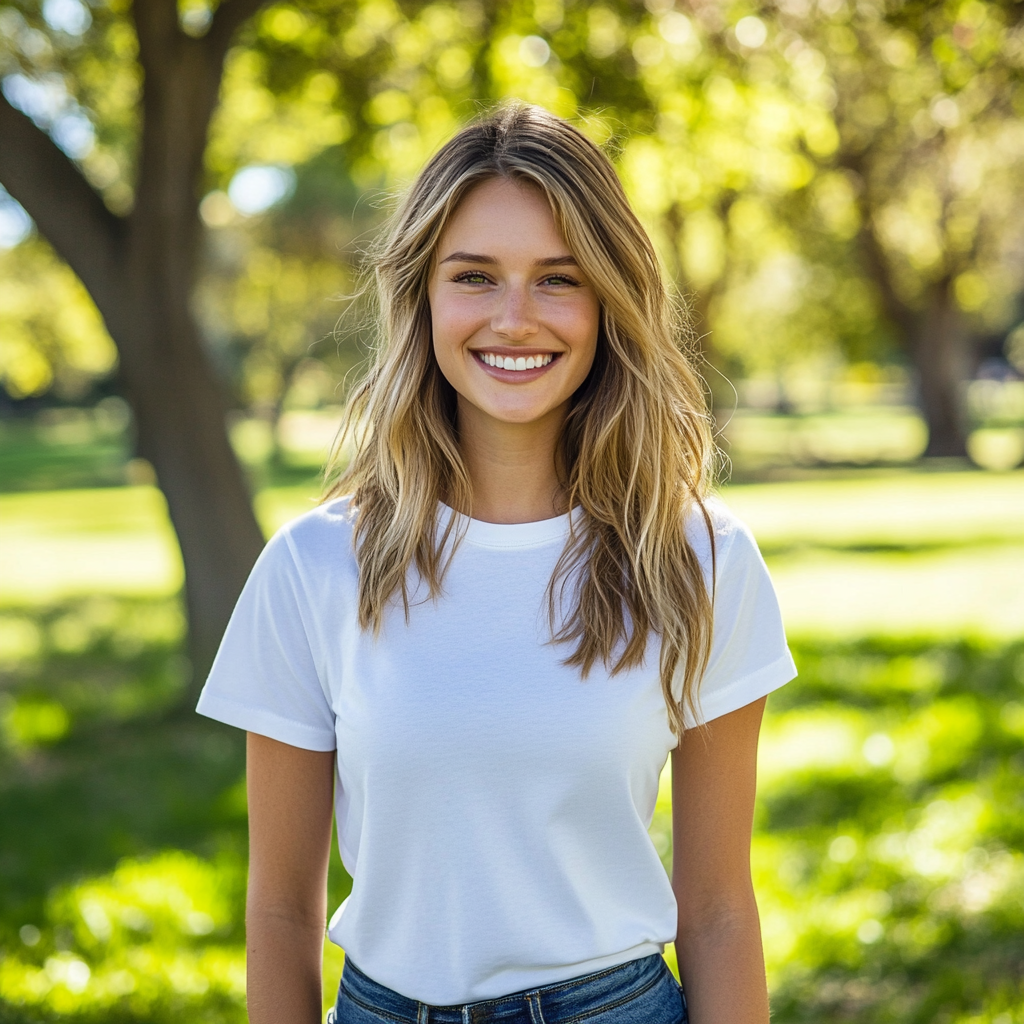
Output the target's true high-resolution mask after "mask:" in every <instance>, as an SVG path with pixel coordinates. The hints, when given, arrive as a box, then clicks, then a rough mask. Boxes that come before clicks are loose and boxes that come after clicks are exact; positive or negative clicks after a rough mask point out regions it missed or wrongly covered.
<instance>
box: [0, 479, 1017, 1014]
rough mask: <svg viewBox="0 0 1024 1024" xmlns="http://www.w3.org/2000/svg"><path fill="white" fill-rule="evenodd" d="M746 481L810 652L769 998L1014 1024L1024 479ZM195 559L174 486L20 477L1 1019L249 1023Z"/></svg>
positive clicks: (3, 707) (800, 648) (12, 565)
mask: <svg viewBox="0 0 1024 1024" xmlns="http://www.w3.org/2000/svg"><path fill="white" fill-rule="evenodd" d="M314 493H315V489H314V488H312V487H311V486H310V485H308V484H305V485H300V486H296V487H291V488H278V489H273V490H268V491H264V492H262V493H261V494H260V496H259V504H258V508H259V513H260V517H261V520H262V521H263V523H264V526H265V528H266V529H267V530H268V531H269V530H272V529H273V528H274V527H276V526H277V525H279V524H280V523H281V522H283V521H284V520H285V519H287V518H288V517H290V516H291V515H294V514H297V513H299V512H301V511H302V510H303V509H304V508H307V507H309V506H310V504H311V497H312V495H313V494H314ZM726 497H727V500H728V501H729V502H730V503H731V504H732V506H733V507H734V508H735V509H736V510H737V511H738V512H739V513H740V514H741V515H742V516H743V517H744V518H745V519H747V520H748V521H749V522H750V523H751V525H752V526H753V528H754V530H755V533H756V534H757V535H758V537H759V539H760V541H761V543H762V546H763V548H764V550H765V552H766V554H767V556H768V561H769V564H770V566H771V568H772V571H773V575H774V576H775V578H776V581H777V583H778V586H779V590H780V594H781V597H782V601H783V605H784V608H785V610H786V614H787V620H788V624H789V627H790V631H791V635H792V637H793V647H794V652H795V655H796V658H797V662H798V666H799V668H800V672H801V675H800V678H799V679H798V680H797V681H795V682H794V683H792V684H790V685H789V686H787V687H786V688H784V689H783V690H782V691H780V692H779V693H778V694H777V695H775V696H773V697H772V699H771V701H770V702H769V713H768V716H767V719H766V722H765V728H764V739H763V744H762V750H761V760H760V775H761V800H760V806H759V810H758V822H757V835H756V838H755V844H754V853H753V859H754V868H755V876H756V880H757V887H758V893H759V899H760V904H761V910H762V917H763V924H764V933H765V946H766V954H767V957H768V964H769V972H770V978H771V983H772V990H773V1005H774V1007H775V1012H774V1018H773V1019H774V1020H776V1021H781V1022H786V1024H790V1022H791V1024H804V1022H811V1021H820V1020H836V1021H849V1022H857V1024H861V1022H863V1024H868V1022H872V1024H874V1022H883V1024H885V1022H889V1021H892V1022H897V1021H899V1022H901V1024H902V1022H909V1024H917V1022H921V1024H925V1022H928V1024H932V1022H936V1021H948V1022H951V1024H953V1022H955V1024H968V1022H970V1024H1021V1022H1024V990H1022V987H1021V970H1022V968H1021V965H1022V964H1024V948H1022V946H1024V940H1022V939H1021V936H1022V935H1024V826H1022V824H1021V822H1022V821H1024V815H1022V811H1024V784H1022V782H1021V779H1022V778H1024V774H1022V772H1024V746H1022V743H1024V613H1022V612H1021V605H1020V600H1021V592H1022V591H1024V587H1022V586H1021V585H1020V583H1019V580H1021V579H1024V473H1020V472H1017V473H1012V474H1003V475H990V474H983V473H957V474H933V473H900V474H893V475H889V476H879V477H874V478H862V479H821V480H814V481H803V482H794V483H786V484H759V485H749V486H747V485H744V486H735V487H732V488H730V489H729V490H728V492H727V495H726ZM180 571H181V570H180V560H179V559H178V556H177V553H176V549H175V546H174V543H173V535H172V534H171V532H170V530H169V527H168V524H167V520H166V510H165V506H164V504H163V501H162V498H161V497H160V495H159V493H158V492H156V491H155V490H153V489H152V488H149V487H132V488H125V487H108V488H100V489H94V490H79V491H71V490H58V491H53V492H48V493H32V492H22V493H11V494H6V495H0V579H2V583H0V822H2V823H3V827H2V828H0V878H2V882H0V1021H3V1022H28V1021H53V1022H56V1021H76V1022H94V1021H95V1022H99V1021H104V1022H108V1021H110V1022H124V1024H142V1022H144V1021H145V1022H161V1024H162V1022H165V1021H166V1022H171V1021H180V1020H189V1021H193V1020H194V1021H209V1022H211V1024H213V1022H218V1024H219V1022H225V1024H227V1022H235V1021H238V1022H241V1021H243V1020H244V1019H245V1016H244V1008H243V988H244V981H243V978H244V973H243V964H244V956H243V947H242V930H241V929H242V899H243V889H244V873H245V868H244V865H245V815H246V809H245V798H244V787H243V768H244V765H243V751H242V744H241V737H240V736H238V735H236V733H235V732H234V731H233V730H230V729H227V728H223V727H221V726H219V725H217V724H216V723H212V722H209V721H206V720H204V719H201V718H199V717H198V716H195V715H193V714H191V713H188V712H187V710H186V711H182V710H180V709H177V704H178V701H179V697H180V695H181V693H182V692H183V690H184V687H185V685H186V683H187V673H188V666H187V663H186V662H185V661H184V659H183V658H182V655H181V640H182V628H183V622H182V616H181V610H180V604H179V601H178V597H177V591H178V588H179V586H180ZM669 814H670V807H669V804H668V801H667V793H666V794H665V798H664V799H662V800H661V801H660V802H659V810H658V812H657V814H656V818H655V822H654V825H653V826H652V833H653V834H654V837H655V841H656V843H657V844H658V847H659V850H660V851H661V852H662V854H663V855H664V856H665V857H666V858H667V857H669V856H670V842H669V832H668V823H669V818H668V815H669ZM330 885H331V901H332V905H336V904H337V902H338V901H340V899H341V898H343V896H344V894H345V892H346V891H347V887H348V885H349V880H348V879H347V878H346V876H345V875H344V872H343V871H342V870H341V867H340V861H339V860H338V857H337V852H336V851H335V855H334V860H333V867H332V873H331V881H330ZM325 964H326V967H325V976H326V977H327V978H328V979H329V980H328V982H327V985H328V989H330V988H331V987H332V986H333V985H334V984H335V983H336V980H337V972H338V968H339V965H340V955H339V954H338V952H337V951H336V950H334V949H333V947H331V948H329V949H328V950H327V953H326V955H325Z"/></svg>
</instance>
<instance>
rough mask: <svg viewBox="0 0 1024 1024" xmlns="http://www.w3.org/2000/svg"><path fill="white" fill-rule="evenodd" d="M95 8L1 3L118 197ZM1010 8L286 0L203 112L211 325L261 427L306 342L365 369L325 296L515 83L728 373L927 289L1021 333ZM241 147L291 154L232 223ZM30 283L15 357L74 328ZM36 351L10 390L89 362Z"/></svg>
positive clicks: (125, 186)
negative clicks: (640, 229)
mask: <svg viewBox="0 0 1024 1024" xmlns="http://www.w3.org/2000/svg"><path fill="white" fill-rule="evenodd" d="M83 10H84V8H83ZM88 10H89V15H88V19H87V20H88V24H86V26H85V27H84V29H82V30H81V31H79V32H77V33H74V32H69V31H67V30H63V29H60V28H55V27H54V26H52V25H50V24H48V23H47V21H46V19H45V17H44V16H43V13H42V12H43V8H42V5H41V4H39V3H37V2H35V0H17V2H16V3H12V4H9V5H7V6H5V7H4V8H3V19H4V21H3V26H4V31H3V33H0V39H2V42H0V74H2V75H11V74H16V75H23V76H25V77H26V78H27V79H30V80H32V81H35V82H37V83H46V84H45V88H46V89H48V90H49V93H48V95H49V96H50V100H49V101H48V102H49V104H50V107H51V108H52V109H51V110H50V113H48V114H46V115H45V116H44V117H42V121H43V122H45V123H46V125H47V126H48V128H49V130H51V131H52V132H54V133H56V134H57V135H58V136H59V134H60V131H61V130H62V127H61V126H62V125H63V126H64V127H65V128H66V127H67V124H68V123H70V122H69V120H68V119H71V121H73V122H75V123H77V124H78V125H79V127H81V125H82V124H83V123H85V122H87V123H88V125H91V128H89V129H88V130H89V131H91V132H92V134H93V135H94V137H95V141H94V142H93V143H92V144H91V145H90V144H85V145H83V146H82V147H81V152H78V153H77V155H76V159H77V160H78V162H79V164H80V166H81V167H82V169H83V171H84V173H85V174H86V176H87V177H88V178H89V180H90V181H91V182H92V183H93V184H94V185H95V187H96V188H97V189H98V190H99V191H100V192H101V194H102V195H103V196H104V199H105V200H106V202H107V203H108V205H110V207H111V208H112V209H115V210H117V211H118V212H124V211H125V210H127V209H129V208H130V206H131V202H132V195H133V189H134V173H135V171H134V161H135V149H136V143H137V132H138V108H137V103H138V97H139V89H140V80H141V78H140V71H139V68H138V65H137V63H136V59H135V58H136V42H135V37H134V30H133V27H132V22H131V19H130V12H129V9H128V8H127V6H125V5H123V4H121V3H112V4H102V5H98V6H96V7H90V8H89V9H88ZM179 14H180V19H181V24H182V27H183V31H185V32H186V33H187V34H190V35H195V36H201V35H202V34H203V33H204V32H205V31H206V27H207V26H208V24H209V14H210V9H209V7H208V6H207V5H204V4H202V3H191V4H182V5H181V6H180V10H179ZM1019 20H1020V15H1019V10H1018V6H1017V5H1013V4H1004V3H998V2H995V0H987V2H986V0H964V2H959V0H956V2H954V0H949V2H947V3H942V4H902V3H895V2H893V3H883V2H881V0H879V2H872V3H860V4H852V3H850V2H848V0H829V2H827V3H825V4H817V5H812V4H806V3H802V2H791V3H784V4H780V5H779V6H778V8H777V9H772V10H764V11H760V12H755V11H753V10H752V9H751V8H750V7H749V5H747V4H745V3H740V2H738V0H737V2H730V3H726V4H705V3H699V4H696V3H695V4H692V5H689V6H686V7H680V9H676V8H675V7H673V5H672V4H670V3H668V2H660V0H658V2H653V0H652V2H651V3H649V4H648V5H647V7H646V8H644V7H640V6H638V5H635V4H628V3H625V2H622V0H617V2H616V0H608V2H605V3H601V4H589V3H587V4H584V3H579V2H569V3H565V2H563V0H517V2H515V3H511V4H505V5H497V6H495V5H487V4H481V3H478V2H477V0H439V2H436V3H430V4H426V5H421V4H414V5H409V4H400V3H397V2H395V0H317V2H315V3H309V4H303V5H294V4H289V3H275V4H272V5H270V6H267V7H265V8H264V9H263V10H262V11H261V12H260V13H259V14H257V15H256V16H255V17H254V18H253V19H251V20H250V22H249V23H248V24H247V25H246V26H244V27H243V29H242V31H241V33H240V36H239V39H238V45H237V46H235V48H234V49H232V50H231V51H230V53H229V55H228V59H227V63H226V69H225V75H224V80H223V87H222V94H221V103H220V106H219V108H218V111H217V113H216V115H215V118H214V122H213V125H212V127H211V132H210V141H209V146H208V149H207V153H206V172H205V173H206V180H205V182H204V183H203V190H204V192H206V193H207V198H206V202H205V204H204V218H205V219H206V221H207V224H208V225H209V226H210V240H209V241H210V245H209V254H208V256H209V258H208V260H207V264H206V266H207V271H206V276H205V278H204V280H203V282H202V285H201V288H200V294H199V297H198V308H199V311H200V314H201V318H202V320H203V323H204V327H205V329H206V331H207V334H208V336H209V338H210V340H211V344H212V347H213V349H214V352H215V354H216V356H217V358H218V359H219V361H220V363H221V366H222V368H223V370H224V373H225V376H226V377H227V378H228V379H230V380H231V381H232V383H233V385H234V388H235V393H236V397H237V401H238V402H239V404H241V405H245V406H249V407H255V408H257V409H258V410H261V415H264V416H267V417H269V418H271V419H272V418H273V417H274V415H276V410H279V409H280V407H281V406H282V405H283V404H286V403H287V402H288V401H296V400H298V399H297V398H295V397H294V396H293V397H292V398H289V397H288V396H289V392H291V391H292V390H293V386H294V390H295V393H296V394H298V393H300V392H303V387H302V385H301V381H302V379H304V378H309V376H310V373H311V372H316V371H311V364H310V363H309V360H310V359H314V360H317V361H324V362H325V364H326V365H327V366H328V367H329V369H330V370H331V371H340V372H341V373H344V372H346V371H347V370H349V369H350V368H351V367H352V366H353V365H355V364H356V363H357V362H358V361H359V351H358V345H357V342H358V334H359V332H358V330H352V331H351V333H352V335H353V336H352V337H349V336H348V335H349V332H350V329H351V328H352V327H353V324H352V323H346V324H345V328H344V329H345V336H344V338H343V340H344V345H343V346H342V350H341V351H339V352H337V354H335V353H334V352H333V351H332V349H334V348H335V346H334V345H333V343H332V341H333V339H332V338H331V330H332V327H333V326H334V324H335V323H336V322H337V321H338V319H339V314H340V312H341V309H342V307H341V306H339V305H338V304H336V303H332V302H331V301H330V300H331V299H332V298H336V297H337V296H339V295H341V294H345V293H348V292H350V291H351V289H352V287H353V283H354V282H353V273H352V272H353V269H354V267H355V265H356V264H357V263H358V262H359V250H360V248H361V243H360V241H359V240H360V239H361V238H365V237H366V233H367V232H369V231H371V230H372V228H373V226H374V225H375V224H376V223H377V222H378V221H379V218H380V215H381V212H382V211H381V205H382V204H381V202H380V197H381V196H382V195H384V194H387V193H389V192H390V191H391V190H393V189H394V188H396V187H400V186H401V185H402V184H404V183H406V182H407V181H408V180H409V179H410V178H411V176H412V175H413V174H414V173H415V172H416V170H417V169H418V168H419V167H420V166H421V165H422V163H423V161H424V160H425V159H426V157H427V156H428V155H429V154H430V153H431V152H432V151H433V150H434V149H435V148H436V147H437V146H438V145H439V144H440V143H441V142H442V141H443V140H444V139H445V138H446V137H448V136H449V135H450V134H451V132H452V131H453V130H454V129H455V128H456V126H457V125H458V124H460V123H462V122H463V121H465V120H466V119H467V118H468V117H470V116H472V115H473V114H474V113H475V112H476V111H477V110H479V109H480V107H481V106H486V105H487V104H490V103H493V102H495V101H498V100H501V99H505V98H509V97H519V98H522V99H526V100H529V101H531V102H537V103H541V104H542V105H545V106H547V107H549V108H550V109H552V110H554V111H556V112H557V113H559V114H562V115H565V116H568V117H573V118H576V119H577V120H578V122H579V123H580V125H581V127H582V128H583V129H584V130H585V131H587V132H588V133H589V134H590V135H591V136H592V137H594V138H595V139H596V140H597V141H599V142H600V143H602V144H605V145H606V146H608V148H609V151H610V152H611V153H612V154H613V156H614V158H615V159H616V162H617V163H618V166H619V168H620V171H621V173H622V176H623V179H624V181H625V182H626V185H627V188H628V190H629V192H630V195H631V197H632V199H633V201H634V203H635V204H636V206H637V209H638V210H639V212H640V214H641V216H642V217H643V219H644V220H645V222H646V223H647V225H648V227H649V228H650V230H651V232H652V234H653V235H654V237H655V239H656V241H657V243H658V245H659V248H660V250H661V253H662V256H663V259H664V262H665V265H666V267H667V268H668V270H669V272H670V274H671V276H672V277H673V278H674V279H675V281H676V283H677V284H678V286H679V288H680V290H681V291H682V292H683V293H685V294H688V295H690V296H691V297H692V298H693V300H694V304H695V307H696V310H697V313H698V316H699V317H700V318H701V321H702V323H701V330H702V332H704V333H705V334H706V337H705V345H706V347H707V349H708V351H709V353H710V354H711V357H712V361H713V362H716V363H717V364H718V365H719V366H720V367H721V368H723V369H725V370H726V371H727V372H729V373H733V374H771V373H777V372H784V371H787V370H788V369H789V368H791V367H793V366H798V365H804V366H806V365H808V364H814V365H817V366H818V367H819V369H820V368H821V367H823V366H826V365H827V364H829V363H830V362H833V361H835V360H836V359H837V358H853V359H856V360H864V359H874V360H879V359H880V360H885V359H891V358H893V356H894V343H895V342H897V341H898V340H899V339H900V337H901V336H902V335H901V332H903V333H904V334H905V327H906V324H905V323H903V324H902V326H900V324H899V323H897V321H901V318H902V317H903V315H904V314H909V313H912V312H915V311H920V310H923V309H925V308H927V307H928V306H929V303H930V302H932V301H933V299H934V296H933V295H932V291H933V290H934V289H936V288H939V289H940V291H943V294H945V293H946V292H949V293H950V294H951V295H952V296H953V298H954V300H955V303H957V304H958V305H959V309H960V311H961V312H962V313H963V314H964V315H965V317H966V318H967V319H968V320H969V321H970V329H971V330H973V331H975V332H979V331H980V332H984V331H1000V330H1005V329H1007V328H1009V327H1011V326H1012V325H1013V322H1014V320H1015V318H1016V317H1017V315H1018V311H1017V310H1016V308H1015V305H1014V303H1015V296H1016V294H1017V293H1018V292H1019V290H1020V288H1021V282H1020V275H1019V272H1018V270H1017V269H1016V263H1015V262H1014V260H1013V258H1012V253H1013V252H1014V251H1015V248H1014V246H1015V245H1016V244H1017V242H1016V241H1015V240H1019V239H1020V237H1021V235H1022V232H1024V222H1022V221H1021V215H1020V211H1021V210H1022V209H1024V203H1021V201H1020V199H1021V196H1020V182H1021V180H1024V177H1022V175H1021V174H1020V168H1021V165H1022V162H1024V150H1022V149H1021V144H1020V138H1019V132H1018V131H1017V121H1018V119H1019V114H1020V111H1021V110H1022V109H1024V99H1022V95H1024V93H1022V92H1021V71H1022V67H1024V58H1022V56H1021V55H1022V52H1024V50H1022V43H1021V31H1022V30H1021V26H1020V24H1019ZM75 119H78V120H77V121H75ZM83 119H84V121H83ZM254 164H255V165H265V164H271V165H280V166H285V167H288V168H294V169H295V170H296V171H297V189H296V193H295V197H294V200H293V201H292V202H291V203H289V204H287V205H285V206H283V207H282V208H280V209H279V210H277V211H276V212H272V213H270V214H264V215H262V216H255V217H249V218H245V217H240V216H238V215H237V214H236V213H233V212H232V209H231V206H230V203H229V202H228V200H227V197H226V194H225V190H226V188H227V187H228V185H229V183H230V182H231V180H232V178H233V176H234V174H235V173H236V172H237V171H238V170H239V169H240V168H244V167H246V166H249V165H254ZM385 205H386V204H385ZM313 214H315V216H313ZM26 246H27V247H28V248H26ZM32 246H38V243H36V242H27V243H24V244H23V246H21V247H19V250H18V253H19V258H23V254H22V250H23V249H24V250H25V254H26V255H30V256H31V255H32V251H33V250H32V248H31V247H32ZM339 257H340V258H339ZM36 258H38V257H36ZM0 274H3V269H2V268H0ZM7 276H10V275H7ZM15 280H16V278H15ZM17 287H18V288H19V289H20V290H21V291H22V292H23V293H24V296H23V299H22V300H21V305H22V306H24V305H25V304H26V303H27V304H28V306H30V307H31V309H26V310H25V311H23V312H21V313H18V314H17V316H16V317H14V319H15V320H16V321H17V323H14V324H13V326H12V325H5V324H2V323H0V338H5V337H6V338H7V339H9V340H7V341H6V342H5V344H6V345H7V346H8V347H12V346H13V347H19V346H20V348H19V349H18V350H19V352H21V349H24V348H25V346H24V345H23V344H22V342H20V341H18V340H17V339H19V338H23V337H24V336H28V337H30V338H34V339H42V338H49V337H56V338H57V339H58V340H59V342H60V346H62V347H73V346H74V345H75V344H78V340H77V335H74V336H73V335H72V334H69V333H68V332H67V331H63V333H62V332H57V334H56V335H54V333H53V332H52V331H48V332H43V333H41V334H40V333H38V332H33V331H30V330H27V328H26V325H28V324H30V323H31V322H32V321H33V318H36V319H38V318H40V317H45V316H46V315H48V314H47V312H46V310H44V309H43V307H44V306H45V305H46V303H45V302H43V301H42V300H41V299H40V298H39V295H37V294H35V293H34V292H32V290H31V289H30V288H29V287H28V285H26V284H23V283H21V284H18V285H17ZM61 305H62V306H63V305H64V304H61ZM894 317H895V320H894V319H893V318H894ZM94 319H95V318H94ZM752 325H756V327H752ZM79 333H80V332H79ZM10 339H13V340H10ZM48 344H49V348H47V347H46V345H45V344H42V343H41V342H40V349H39V353H38V354H37V356H34V357H33V356H30V355H27V354H25V353H24V352H22V354H21V355H19V356H18V360H19V363H18V365H20V367H21V369H20V370H19V371H18V373H17V374H14V375H11V374H9V376H10V378H11V381H12V382H13V383H12V387H13V389H14V391H13V392H12V393H24V392H25V390H26V388H34V389H35V390H37V391H38V390H40V389H42V388H45V387H47V386H48V384H47V381H48V379H49V378H50V377H53V376H54V374H55V373H56V375H57V377H58V379H59V378H60V373H57V369H59V366H58V364H60V363H61V361H62V360H63V361H64V362H68V364H69V365H73V364H74V359H73V358H69V359H65V358H64V357H63V356H57V355H56V354H55V351H54V350H53V345H52V344H50V343H48ZM94 347H95V346H94ZM26 351H27V350H26ZM33 360H34V364H33V365H35V370H31V366H30V364H31V363H33ZM43 361H46V362H48V364H49V365H50V366H51V370H50V371H49V373H47V372H46V371H45V370H44V369H43V368H42V362H43ZM109 364H110V360H109V358H108V359H107V363H106V364H105V366H100V365H99V364H98V363H97V362H96V360H95V359H94V360H93V362H92V363H90V365H89V366H88V367H86V368H85V370H84V371H83V372H85V373H86V374H87V376H88V375H91V376H92V377H96V376H97V375H102V374H104V373H106V372H107V369H108V368H109ZM30 371H31V372H30ZM19 381H20V382H21V383H19ZM716 387H717V385H716ZM19 389H20V391H19ZM308 392H309V388H308V387H307V388H306V389H305V393H306V394H307V396H308ZM303 400H304V401H309V400H310V399H309V398H308V397H307V398H306V399H303Z"/></svg>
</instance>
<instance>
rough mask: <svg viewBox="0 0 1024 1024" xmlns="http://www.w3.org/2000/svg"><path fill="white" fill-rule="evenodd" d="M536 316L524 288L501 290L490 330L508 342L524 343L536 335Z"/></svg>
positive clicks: (512, 287)
mask: <svg viewBox="0 0 1024 1024" xmlns="http://www.w3.org/2000/svg"><path fill="white" fill-rule="evenodd" d="M537 329H538V327H537V315H536V311H535V310H534V308H533V300H532V299H531V298H530V294H529V292H528V290H527V289H526V288H523V287H519V286H516V285H510V286H509V287H508V288H505V289H503V291H502V294H501V295H500V297H499V298H498V303H497V307H496V309H495V310H494V314H493V316H492V317H491V330H492V331H494V333H495V334H499V335H501V336H502V337H503V338H507V339H508V340H509V341H525V340H526V339H527V338H530V337H532V336H533V335H534V334H536V333H537Z"/></svg>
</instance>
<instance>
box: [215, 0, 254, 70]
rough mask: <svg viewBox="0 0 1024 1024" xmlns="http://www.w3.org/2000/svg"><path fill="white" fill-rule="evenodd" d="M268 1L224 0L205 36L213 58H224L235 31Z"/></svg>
mask: <svg viewBox="0 0 1024 1024" xmlns="http://www.w3.org/2000/svg"><path fill="white" fill-rule="evenodd" d="M266 2H267V0H223V3H221V5H220V6H219V7H218V8H217V10H216V12H215V13H214V15H213V22H212V23H211V24H210V30H209V31H208V32H207V33H206V37H205V41H206V44H207V46H209V47H210V50H211V51H212V52H211V56H212V57H213V58H215V59H216V60H218V61H220V60H223V59H224V54H225V53H227V50H228V47H229V46H230V45H231V40H232V39H233V38H234V35H235V33H236V32H237V31H238V29H239V28H240V27H241V26H242V25H243V24H244V23H245V22H246V21H248V20H249V18H251V17H252V16H253V15H254V14H255V13H256V12H257V11H258V10H259V9H260V8H261V7H263V6H264V4H265V3H266Z"/></svg>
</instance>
